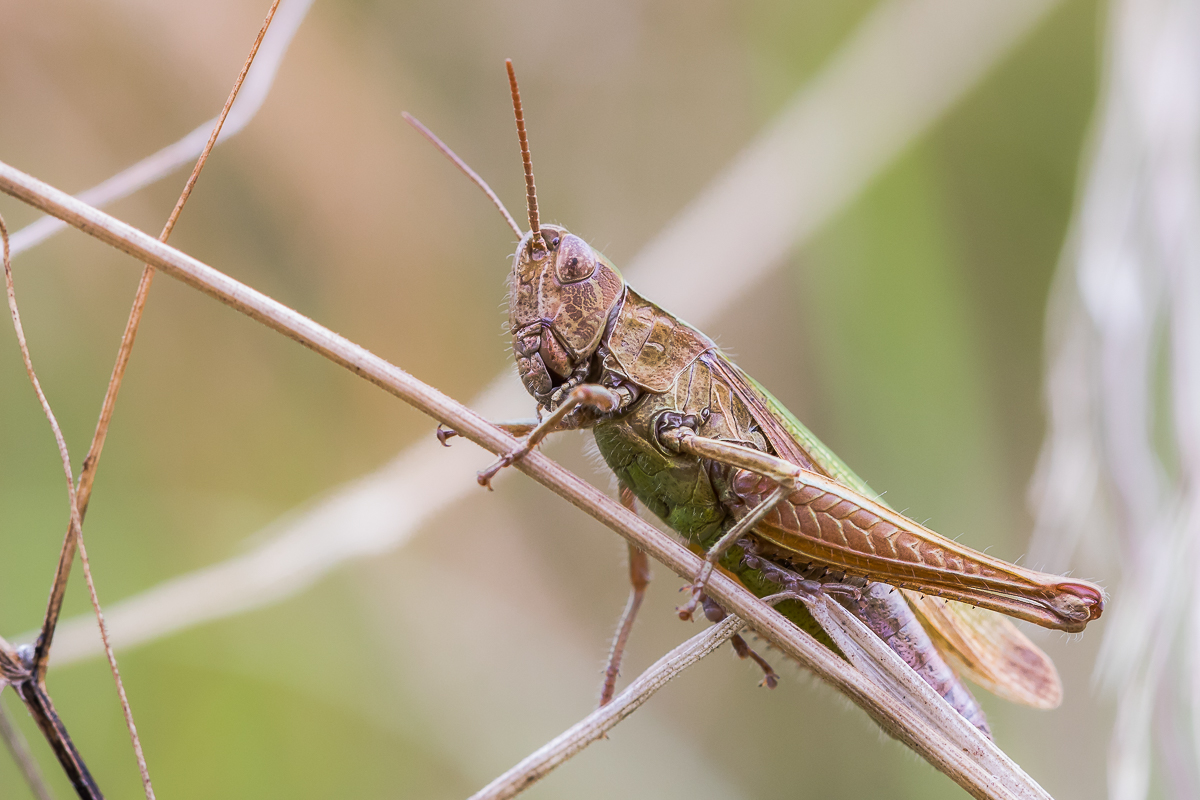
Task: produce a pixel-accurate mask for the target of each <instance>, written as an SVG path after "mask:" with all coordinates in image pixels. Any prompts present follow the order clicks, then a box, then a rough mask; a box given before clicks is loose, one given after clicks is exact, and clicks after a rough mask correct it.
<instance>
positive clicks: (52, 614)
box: [0, 0, 279, 800]
mask: <svg viewBox="0 0 1200 800" xmlns="http://www.w3.org/2000/svg"><path fill="white" fill-rule="evenodd" d="M278 7H279V0H274V2H272V3H271V7H270V9H269V11H268V12H267V16H266V19H265V20H264V22H263V25H262V27H261V29H260V30H259V33H258V36H257V37H256V38H255V40H254V44H253V45H252V47H251V49H250V54H249V55H248V56H247V57H246V60H245V62H244V64H243V65H242V69H241V71H240V72H239V73H238V76H237V79H236V80H235V82H234V85H233V89H232V90H231V91H230V93H229V96H228V98H227V99H226V101H225V105H224V107H223V108H222V109H221V113H220V115H218V117H217V122H216V124H215V125H214V126H213V130H212V132H211V133H210V135H209V137H208V141H207V142H206V143H205V146H204V149H203V150H202V151H201V153H200V157H199V159H198V161H197V162H196V165H195V167H194V168H193V169H192V173H191V175H190V176H189V177H188V180H187V182H186V184H185V185H184V188H183V191H182V192H181V194H180V196H179V199H178V201H177V202H176V203H175V207H174V208H173V209H172V211H171V214H170V216H169V217H168V219H167V222H166V224H165V225H164V226H163V230H162V233H161V234H160V235H159V239H160V240H161V241H164V242H165V241H166V240H167V238H168V237H169V236H170V235H171V231H172V230H173V229H174V227H175V223H176V221H177V220H178V219H179V214H180V212H181V211H182V210H183V207H184V205H185V204H186V203H187V200H188V197H189V196H190V195H191V192H192V189H193V188H194V187H195V185H196V180H197V179H198V178H199V176H200V172H201V170H202V169H203V168H204V164H205V162H206V161H207V159H208V155H209V153H211V152H212V149H213V146H214V145H215V144H216V142H217V137H218V136H219V135H220V132H221V127H222V125H223V124H224V123H225V120H226V119H227V117H228V116H229V112H230V109H231V108H232V107H233V103H234V100H236V98H237V95H238V91H239V90H240V89H241V87H242V84H243V81H244V80H245V78H246V74H247V72H249V70H250V66H251V64H253V62H254V57H255V55H256V54H257V53H258V50H259V46H260V45H261V44H262V41H263V38H264V37H265V36H266V34H267V31H268V30H269V28H270V25H271V20H272V18H273V17H274V15H275V11H276V9H277V8H278ZM0 226H2V223H0ZM4 235H5V242H4V247H5V255H4V258H5V277H6V281H7V287H8V296H9V307H10V309H11V311H12V315H13V323H14V325H15V326H16V328H17V338H18V341H19V342H20V345H21V351H22V355H23V356H24V358H25V364H26V370H27V372H28V373H29V377H30V380H31V381H33V383H34V387H35V389H36V390H37V393H38V398H39V400H40V401H41V403H42V407H43V410H44V411H45V413H46V416H47V418H48V419H49V420H50V424H51V427H52V428H54V431H55V438H56V440H57V441H58V445H59V450H60V454H61V455H62V458H63V461H64V470H65V471H66V473H67V480H68V482H69V483H71V484H72V486H74V480H73V478H72V477H71V473H70V459H69V457H68V455H67V453H66V444H65V441H64V440H63V437H62V434H61V431H60V430H59V429H58V424H57V422H56V421H55V419H54V416H53V413H52V412H51V410H50V406H49V404H48V402H47V401H46V399H45V396H44V394H43V393H42V391H41V387H40V386H39V385H38V381H37V377H36V375H35V373H34V371H33V365H32V362H31V360H30V358H29V353H28V349H27V347H26V344H25V339H24V333H23V331H22V329H21V324H20V316H19V313H18V311H17V305H16V297H15V294H14V291H13V283H12V274H11V265H10V263H9V250H8V247H9V243H8V240H7V232H6V231H5V232H4ZM153 277H154V270H153V268H152V267H150V266H149V265H147V266H146V267H145V269H144V270H143V272H142V277H141V281H140V282H139V284H138V289H137V294H136V296H135V298H134V302H133V309H132V310H131V312H130V315H129V320H128V322H127V323H126V326H125V331H124V334H123V335H122V338H121V343H120V347H119V349H118V353H117V359H116V364H115V365H114V367H113V372H112V377H111V379H110V380H109V384H108V387H107V389H106V391H105V396H104V401H103V404H102V406H101V411H100V419H99V422H98V423H97V425H96V431H95V434H94V436H93V438H92V443H91V446H90V447H89V449H88V454H87V457H86V458H85V459H84V463H83V468H82V470H81V474H80V477H79V485H78V488H77V489H76V490H74V491H73V493H72V495H71V508H72V518H71V530H69V531H68V533H67V536H66V537H65V540H64V542H63V547H62V550H61V551H60V554H59V559H58V565H57V568H56V570H55V575H54V583H53V586H52V588H51V592H50V598H49V601H48V603H47V609H46V616H45V620H44V622H43V625H42V630H41V634H40V635H39V637H38V640H37V647H36V649H35V653H34V680H36V681H38V682H39V683H40V682H42V681H43V680H44V678H45V673H46V667H47V664H48V661H49V655H50V648H51V644H52V642H53V640H54V631H55V628H56V626H57V623H58V617H59V614H60V612H61V609H62V602H63V597H64V596H65V593H66V589H67V582H68V580H69V578H70V572H71V564H72V562H73V561H74V559H75V551H76V549H78V550H79V556H80V559H81V561H82V562H83V565H84V575H85V578H86V581H87V584H88V592H89V595H90V596H91V599H92V605H93V607H94V609H95V612H96V618H97V620H98V621H99V624H100V633H101V638H102V639H103V642H104V649H105V654H106V655H107V656H108V660H109V665H110V667H111V669H112V673H113V679H114V680H115V681H116V685H117V693H118V695H119V696H120V699H121V708H122V712H123V714H124V716H125V722H126V726H127V727H128V730H129V735H130V739H131V741H132V743H133V749H134V753H135V755H136V758H137V763H138V770H139V772H140V774H141V779H142V786H143V789H144V791H145V793H146V797H147V798H148V800H153V798H154V788H153V785H152V783H151V781H150V772H149V768H148V767H147V765H146V758H145V754H144V752H143V750H142V744H141V741H140V738H139V737H138V734H137V726H136V724H135V723H134V720H133V712H132V710H131V709H130V707H129V700H128V697H127V695H126V692H125V686H124V683H123V682H122V680H121V677H120V671H119V670H118V668H117V662H116V656H115V654H114V652H113V649H112V645H111V641H110V639H109V636H108V630H107V626H106V625H105V622H104V617H103V614H102V612H101V609H100V603H99V599H98V597H97V595H96V588H95V583H94V581H93V578H92V575H91V568H90V564H89V562H88V557H87V550H86V547H85V546H84V543H83V537H82V525H83V517H84V515H85V514H86V513H87V507H88V503H89V501H90V500H91V491H92V486H93V485H94V480H95V474H96V469H97V466H98V465H99V460H100V455H101V453H102V451H103V449H104V442H105V439H106V437H107V434H108V428H109V425H110V423H111V422H112V414H113V411H114V409H115V406H116V399H117V395H118V393H119V391H120V388H121V382H122V379H123V377H124V374H125V369H126V367H127V366H128V363H129V356H130V353H131V351H132V349H133V343H134V340H135V339H136V336H137V331H138V327H139V324H140V322H141V318H142V314H143V312H144V309H145V304H146V298H147V295H148V293H149V290H150V286H151V283H152V281H153Z"/></svg>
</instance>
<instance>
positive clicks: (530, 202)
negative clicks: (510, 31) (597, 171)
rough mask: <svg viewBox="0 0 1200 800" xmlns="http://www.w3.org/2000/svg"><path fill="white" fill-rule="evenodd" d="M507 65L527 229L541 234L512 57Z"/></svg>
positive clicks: (507, 59) (536, 235) (535, 192)
mask: <svg viewBox="0 0 1200 800" xmlns="http://www.w3.org/2000/svg"><path fill="white" fill-rule="evenodd" d="M504 65H505V66H506V67H508V86H509V88H510V89H511V90H512V100H513V115H514V116H516V118H517V137H518V138H519V139H520V140H521V161H523V162H524V163H525V202H526V205H527V206H528V207H529V231H530V233H532V234H533V235H534V237H535V238H536V237H539V236H541V230H540V229H539V228H538V208H537V187H535V186H534V185H533V159H531V158H530V157H529V137H527V136H526V135H525V115H524V113H522V111H521V90H520V89H518V88H517V73H515V72H513V65H512V59H511V58H506V59H504Z"/></svg>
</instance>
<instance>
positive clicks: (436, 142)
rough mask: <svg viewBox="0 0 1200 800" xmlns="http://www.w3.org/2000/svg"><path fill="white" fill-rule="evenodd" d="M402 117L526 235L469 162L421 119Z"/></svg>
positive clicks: (518, 235)
mask: <svg viewBox="0 0 1200 800" xmlns="http://www.w3.org/2000/svg"><path fill="white" fill-rule="evenodd" d="M400 116H402V117H404V121H405V122H407V123H408V124H409V125H412V126H413V127H414V128H416V129H417V132H418V133H420V134H421V135H422V136H424V137H425V138H426V139H428V140H429V141H430V143H432V144H433V146H434V147H436V148H437V149H438V150H440V151H441V152H442V155H444V156H445V157H446V158H448V159H450V160H451V161H453V162H454V166H456V167H458V168H459V169H460V170H462V172H463V174H464V175H466V176H467V177H468V178H470V179H471V180H473V181H474V182H475V185H476V186H478V187H479V188H480V189H483V193H484V194H486V195H487V196H488V198H490V199H491V201H492V203H493V204H495V206H496V208H498V209H500V213H501V214H503V215H504V221H505V222H507V223H508V227H510V228H512V229H513V231H514V232H515V233H516V234H517V238H518V239H520V238H521V237H522V236H523V235H524V233H523V232H522V230H521V226H520V225H518V224H517V221H516V220H515V219H513V217H512V214H510V213H508V209H507V208H505V207H504V203H501V202H500V198H499V197H497V196H496V193H495V192H493V191H492V187H490V186H488V185H487V181H485V180H484V179H483V178H481V177H479V175H478V173H476V172H475V170H473V169H471V168H470V167H468V166H467V162H465V161H463V160H462V159H461V158H459V157H458V154H457V153H455V152H454V151H453V150H451V149H450V148H449V146H447V144H446V143H445V142H443V141H442V140H441V139H439V138H438V137H437V136H435V135H434V133H433V131H431V130H429V128H426V127H425V126H424V125H422V124H421V121H420V120H419V119H417V118H416V117H414V116H413V115H412V114H409V113H408V112H407V111H402V112H401V113H400Z"/></svg>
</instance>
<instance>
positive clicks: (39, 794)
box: [0, 681, 54, 800]
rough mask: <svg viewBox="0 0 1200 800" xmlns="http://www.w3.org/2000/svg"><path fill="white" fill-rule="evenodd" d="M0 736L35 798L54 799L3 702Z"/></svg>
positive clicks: (1, 685)
mask: <svg viewBox="0 0 1200 800" xmlns="http://www.w3.org/2000/svg"><path fill="white" fill-rule="evenodd" d="M3 688H4V683H3V682H2V681H0V689H3ZM0 738H2V739H4V745H5V746H6V747H7V748H8V752H9V753H11V754H12V757H13V761H15V762H17V767H18V768H19V769H20V770H21V775H23V776H24V777H25V783H27V784H29V789H30V791H32V792H33V795H34V797H36V798H37V800H54V795H52V794H51V793H50V787H49V786H47V785H46V780H45V778H43V777H42V770H41V768H40V767H39V766H38V763H37V761H36V760H35V759H34V757H33V753H31V752H29V743H28V742H26V741H25V736H24V735H23V734H22V733H21V731H20V729H18V728H17V726H16V725H14V724H13V721H12V717H10V716H9V715H8V711H7V710H5V708H4V704H3V703H0Z"/></svg>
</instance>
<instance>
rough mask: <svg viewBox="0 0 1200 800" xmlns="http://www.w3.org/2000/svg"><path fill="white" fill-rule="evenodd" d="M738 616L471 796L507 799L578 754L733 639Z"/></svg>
mask: <svg viewBox="0 0 1200 800" xmlns="http://www.w3.org/2000/svg"><path fill="white" fill-rule="evenodd" d="M745 625H746V623H745V622H743V621H742V620H740V619H738V618H737V617H726V618H725V619H724V620H722V621H721V622H719V623H717V624H716V625H713V626H712V627H710V628H708V629H706V630H705V631H703V632H701V633H698V634H696V635H695V636H693V637H692V638H691V639H688V640H687V641H686V642H684V643H683V644H681V645H679V646H678V647H676V648H675V649H674V650H672V651H671V652H669V653H667V654H666V655H665V656H663V657H662V658H660V659H659V660H658V661H656V662H654V664H653V665H652V666H651V667H650V668H649V669H647V670H646V671H645V672H643V673H642V674H641V675H639V676H638V677H637V678H636V679H635V680H634V681H633V682H632V683H630V684H629V686H628V687H626V688H625V689H624V690H623V691H622V692H621V693H620V694H618V695H617V696H616V697H614V698H613V699H612V701H611V702H609V703H606V704H605V705H603V706H601V707H600V708H598V709H596V710H595V711H593V712H592V713H591V714H588V715H587V716H586V717H584V718H583V719H582V720H580V721H579V722H577V723H575V724H574V725H572V726H571V727H570V728H568V729H567V730H565V731H563V732H562V733H561V734H559V735H558V736H556V737H554V738H553V739H551V740H550V741H549V742H547V743H546V744H545V745H543V746H542V747H539V748H538V749H537V750H535V751H534V752H532V753H530V754H529V755H528V756H527V757H525V758H523V759H521V761H520V762H519V763H517V764H516V765H515V766H513V768H512V769H510V770H508V771H507V772H505V773H504V774H503V775H501V776H500V777H498V778H496V779H495V780H494V781H492V782H491V783H489V784H488V785H487V786H485V787H483V788H482V789H480V790H479V791H478V792H476V793H475V794H473V795H471V797H470V798H469V800H507V799H508V798H510V797H516V796H517V795H518V794H520V793H521V792H523V791H525V790H526V789H528V788H529V787H530V786H532V785H533V784H535V783H537V782H538V781H539V780H541V779H542V778H544V777H546V775H548V774H550V772H551V771H552V770H553V769H554V768H555V767H557V766H559V765H560V764H563V763H564V762H566V761H568V760H569V759H571V758H572V757H573V756H575V755H577V754H579V753H580V752H582V751H583V749H584V748H586V747H587V746H588V745H590V744H591V743H592V742H595V741H597V740H598V739H603V738H604V736H605V734H606V733H608V731H610V730H612V729H613V728H614V727H616V725H617V723H619V722H621V720H623V719H625V718H626V717H628V716H629V715H630V714H632V713H633V712H634V711H636V710H637V709H638V708H639V707H640V706H641V705H642V704H643V703H645V702H646V701H647V700H649V699H650V696H651V695H653V694H654V693H655V692H657V691H658V690H659V689H661V688H662V687H664V686H666V685H667V683H668V682H669V681H670V680H671V679H673V678H674V677H675V676H676V675H678V674H679V673H681V672H683V671H684V670H685V669H687V668H688V667H690V666H692V665H693V664H695V663H696V662H697V661H699V660H700V659H702V658H704V657H705V656H706V655H708V654H709V653H711V652H713V651H714V650H716V649H717V648H718V647H720V646H721V645H722V644H724V643H725V642H726V641H728V640H729V638H730V637H732V636H733V635H734V634H736V633H737V632H738V631H740V630H741V629H742V628H743V627H745Z"/></svg>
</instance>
